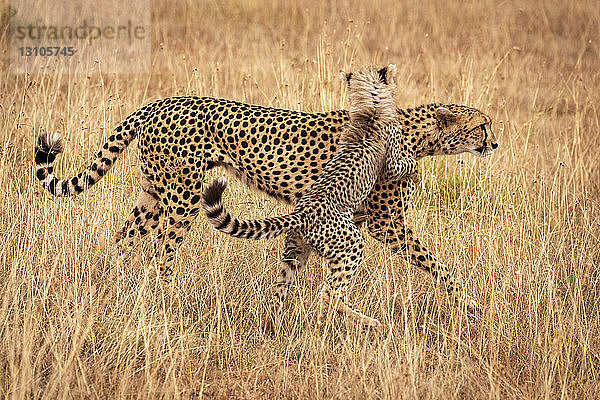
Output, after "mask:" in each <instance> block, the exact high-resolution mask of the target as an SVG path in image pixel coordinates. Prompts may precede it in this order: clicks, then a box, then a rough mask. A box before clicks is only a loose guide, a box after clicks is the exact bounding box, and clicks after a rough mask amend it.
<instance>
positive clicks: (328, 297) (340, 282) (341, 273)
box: [317, 228, 381, 329]
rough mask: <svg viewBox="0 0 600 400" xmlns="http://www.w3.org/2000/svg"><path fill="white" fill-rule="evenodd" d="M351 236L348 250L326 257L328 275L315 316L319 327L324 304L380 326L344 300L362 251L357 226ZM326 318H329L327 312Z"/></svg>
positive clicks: (378, 326) (330, 308)
mask: <svg viewBox="0 0 600 400" xmlns="http://www.w3.org/2000/svg"><path fill="white" fill-rule="evenodd" d="M353 236H354V237H353V238H352V239H351V240H350V242H351V243H353V246H352V248H351V249H350V251H347V252H344V253H342V254H341V255H339V256H334V257H332V258H329V259H328V261H329V262H328V264H329V275H328V277H327V281H326V282H325V285H324V287H323V290H322V291H321V298H320V300H319V315H318V318H317V325H318V326H319V327H321V326H322V325H323V315H324V306H325V305H327V306H328V309H329V310H333V311H338V312H341V313H344V314H346V315H348V316H350V317H352V318H354V319H356V320H358V321H359V322H361V323H362V324H363V325H365V326H367V327H373V328H378V329H379V328H381V322H379V320H377V319H375V318H371V317H369V316H367V315H365V314H363V313H361V312H360V311H358V310H355V309H353V308H352V307H350V306H349V305H348V303H347V301H346V297H347V295H346V291H347V288H348V285H349V283H350V280H351V279H352V276H354V274H355V272H356V270H357V268H358V267H359V266H360V265H361V263H362V260H363V251H364V239H363V237H362V235H361V234H360V231H359V230H358V228H356V229H355V230H353ZM327 319H329V313H328V317H327Z"/></svg>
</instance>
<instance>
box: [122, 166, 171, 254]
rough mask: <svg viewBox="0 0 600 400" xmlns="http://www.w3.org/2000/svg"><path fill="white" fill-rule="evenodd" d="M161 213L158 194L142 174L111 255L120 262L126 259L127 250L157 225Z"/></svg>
mask: <svg viewBox="0 0 600 400" xmlns="http://www.w3.org/2000/svg"><path fill="white" fill-rule="evenodd" d="M161 214H162V208H161V206H160V203H159V200H158V196H157V194H156V193H155V191H154V188H153V187H152V185H151V183H150V181H149V180H148V179H147V178H145V177H144V176H143V175H142V190H141V191H140V194H139V196H138V199H137V202H136V204H135V207H134V208H133V210H132V211H131V213H130V214H129V216H128V217H127V221H126V222H125V224H124V225H123V228H121V230H119V231H118V232H117V233H116V234H115V237H114V242H115V250H114V253H113V255H114V256H115V258H117V259H118V260H119V261H120V262H124V261H127V259H128V255H127V254H126V252H127V251H130V250H131V249H132V248H133V247H135V246H136V245H137V244H138V243H139V242H140V240H141V239H142V238H143V237H144V236H146V235H147V234H148V233H151V232H153V231H154V230H156V228H157V227H158V224H159V221H160V218H161Z"/></svg>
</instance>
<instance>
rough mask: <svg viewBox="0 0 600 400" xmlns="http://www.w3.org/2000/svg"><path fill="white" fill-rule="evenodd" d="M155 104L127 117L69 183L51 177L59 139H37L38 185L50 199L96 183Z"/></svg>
mask: <svg viewBox="0 0 600 400" xmlns="http://www.w3.org/2000/svg"><path fill="white" fill-rule="evenodd" d="M156 104H157V102H154V103H150V104H147V105H146V106H144V107H142V108H141V109H140V110H138V111H136V112H135V113H133V114H131V115H129V116H128V117H127V118H126V119H125V120H124V121H123V122H122V123H121V124H119V125H118V126H117V127H116V129H115V131H114V132H113V134H112V135H111V136H110V138H109V139H108V141H107V142H106V143H105V144H104V146H103V147H102V148H101V149H100V151H98V152H97V153H96V156H95V158H94V160H93V161H92V162H91V163H90V164H89V165H88V166H87V168H85V169H84V170H83V171H81V172H80V173H79V174H77V175H75V176H74V177H72V178H70V179H58V178H57V177H56V176H54V168H53V166H52V164H53V163H54V159H55V158H56V156H57V155H58V154H59V153H61V152H62V151H63V144H62V139H61V138H60V136H59V135H58V134H56V133H50V134H45V135H41V136H39V137H38V140H37V145H36V147H35V158H34V160H35V176H36V177H37V179H38V180H39V181H40V183H41V185H42V186H43V187H44V188H45V189H47V190H48V191H49V192H50V193H52V194H53V195H54V196H72V195H74V194H78V193H81V192H83V191H84V190H86V189H87V188H89V187H90V186H92V185H93V184H95V183H96V182H98V181H99V180H100V179H101V178H102V177H103V176H104V175H105V174H106V172H107V171H108V170H109V169H110V167H112V165H113V164H114V163H115V161H116V160H117V158H118V157H119V155H120V154H121V153H122V152H123V151H124V150H125V148H127V146H128V145H129V143H130V142H131V141H132V140H133V139H135V137H136V136H137V130H138V127H139V126H140V123H141V119H142V118H141V117H142V116H145V115H147V113H148V111H149V110H151V109H152V108H153V107H154V106H155V105H156Z"/></svg>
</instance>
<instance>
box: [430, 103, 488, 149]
mask: <svg viewBox="0 0 600 400" xmlns="http://www.w3.org/2000/svg"><path fill="white" fill-rule="evenodd" d="M435 115H436V119H437V120H438V126H439V129H440V144H441V146H440V150H441V151H440V153H442V154H460V153H464V152H468V153H471V154H474V155H476V156H477V157H489V156H491V155H492V153H493V152H494V150H496V148H497V147H498V142H496V137H495V136H494V131H492V120H491V119H490V118H489V117H488V116H487V115H485V114H483V113H482V112H480V111H479V110H476V109H474V108H469V107H464V106H456V109H455V110H453V111H450V110H449V109H447V108H445V107H438V108H437V109H436V110H435Z"/></svg>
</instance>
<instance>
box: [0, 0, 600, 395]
mask: <svg viewBox="0 0 600 400" xmlns="http://www.w3.org/2000/svg"><path fill="white" fill-rule="evenodd" d="M3 4H4V5H7V4H8V3H6V2H4V3H3ZM2 23H3V25H2V26H1V27H0V28H2V29H1V31H0V35H1V36H0V40H1V41H2V43H3V44H4V46H3V48H4V52H3V57H2V61H1V63H2V69H1V72H2V74H1V76H0V132H1V133H0V138H1V141H0V185H1V187H2V191H1V192H0V197H1V202H0V232H1V235H2V236H1V237H2V238H3V243H4V244H3V245H2V246H1V247H0V266H1V268H0V279H1V281H0V392H2V393H3V394H4V395H6V396H7V397H14V398H25V397H34V398H37V397H47V398H58V397H61V398H62V397H98V398H107V397H108V398H110V397H116V396H127V397H155V396H156V397H159V396H163V397H168V398H171V397H181V398H197V397H202V396H206V397H216V398H227V397H235V398H267V397H268V398H342V397H343V398H415V397H425V398H483V397H486V398H539V397H544V398H558V397H565V398H598V396H599V395H600V393H599V390H598V386H597V380H598V374H599V372H600V371H599V370H598V368H599V366H600V359H599V351H600V339H599V337H598V332H599V330H600V324H599V322H600V319H599V309H600V305H599V304H598V298H599V296H598V294H599V293H598V292H599V289H598V280H599V279H600V273H599V263H600V251H599V236H600V213H599V208H600V205H599V200H600V196H599V182H600V175H599V171H598V156H597V154H598V145H599V144H600V143H599V142H600V140H599V132H600V119H599V116H600V113H599V110H598V108H599V106H598V104H599V100H600V91H599V90H598V87H599V83H600V48H599V40H600V35H599V33H600V16H599V13H598V4H597V2H595V1H546V2H538V1H468V2H437V1H430V0H421V1H406V2H394V1H382V0H372V1H369V2H360V1H334V2H319V1H305V2H279V1H274V0H270V1H269V0H267V1H218V2H217V1H184V0H181V1H173V2H158V1H155V2H153V3H152V26H153V54H152V60H153V63H152V70H151V72H150V73H148V74H131V75H112V74H109V73H102V70H101V68H102V66H98V67H97V69H95V70H90V71H80V72H83V74H73V73H68V71H65V73H63V74H52V75H48V74H46V75H44V74H32V75H29V76H23V75H21V76H18V75H11V74H10V73H9V68H8V67H9V64H8V62H9V59H8V54H9V53H8V28H7V17H6V16H3V17H2ZM388 62H393V63H395V64H396V65H397V66H398V68H399V81H400V85H399V94H398V103H399V104H400V105H402V106H406V107H408V106H413V105H418V104H421V103H427V102H433V101H436V102H448V103H450V102H452V103H459V104H467V105H471V106H474V107H477V108H479V109H481V110H482V111H484V112H486V113H487V114H488V115H490V116H491V117H492V119H493V120H494V130H495V133H496V136H497V138H498V141H499V142H500V148H499V149H498V150H497V151H496V153H495V154H494V156H493V157H492V158H491V159H486V160H481V159H475V158H473V157H472V156H470V155H461V156H458V157H440V158H435V159H433V158H430V159H427V160H424V161H423V162H422V163H421V171H422V174H423V181H422V188H421V189H420V190H419V191H418V192H417V193H416V195H415V198H414V202H413V205H412V207H411V208H410V210H409V213H408V218H407V222H408V224H409V226H411V227H412V228H414V230H415V231H416V233H417V234H418V236H419V237H421V238H422V239H423V241H424V242H425V243H427V245H428V246H429V247H430V248H431V249H432V250H433V252H434V253H435V254H436V255H438V256H439V258H441V259H442V260H443V261H445V262H447V263H448V264H449V265H450V266H451V267H452V268H454V269H455V270H456V273H457V274H458V275H460V276H462V277H463V279H464V280H465V281H466V288H467V290H468V291H470V292H472V293H473V294H474V296H475V297H476V299H477V300H478V301H479V302H480V303H481V304H483V306H484V311H483V314H482V316H481V317H480V318H479V320H477V321H474V322H470V321H468V320H467V319H466V316H465V314H464V312H463V310H461V309H460V308H457V307H455V306H453V304H452V303H451V302H450V301H449V300H448V299H447V298H446V296H445V294H444V293H443V291H441V290H438V289H436V286H435V284H434V283H433V282H432V280H431V278H430V277H429V276H427V275H426V274H424V273H422V272H421V271H417V270H415V269H414V268H413V267H411V266H410V265H408V264H407V263H406V262H404V261H403V260H402V259H401V258H400V257H398V256H394V255H393V254H391V252H390V251H389V249H387V248H386V247H384V246H383V245H381V244H379V243H377V242H375V241H373V240H371V239H370V240H369V242H368V249H367V259H366V265H365V268H364V269H363V270H362V271H361V272H360V273H359V274H358V275H357V277H356V280H355V281H356V285H355V287H354V289H353V293H352V295H351V299H352V301H353V303H354V304H355V305H356V307H357V308H359V309H361V310H364V311H365V312H366V313H368V314H369V315H373V316H375V317H377V318H379V319H380V320H382V321H383V322H384V323H385V325H386V332H385V333H384V334H383V335H380V336H378V335H373V334H371V333H367V332H364V331H362V330H361V329H360V327H358V326H356V325H355V324H354V323H353V322H352V321H346V320H345V319H344V318H339V317H338V318H337V319H336V320H335V324H333V325H332V326H329V327H328V330H327V331H326V332H325V333H324V334H320V333H318V332H315V330H314V318H315V314H316V309H315V308H316V307H315V302H314V301H315V299H316V294H317V287H318V284H319V283H320V282H322V279H323V277H324V273H325V272H324V268H323V263H322V261H321V260H320V259H318V258H317V257H315V258H313V259H312V261H311V262H310V264H309V266H308V268H307V269H306V271H305V272H304V273H303V274H302V275H301V276H300V279H299V282H298V284H297V285H296V287H295V288H294V290H293V291H292V294H291V296H290V298H289V301H288V304H287V307H286V314H285V317H284V320H285V322H286V325H285V328H284V330H283V332H282V333H281V335H280V337H277V338H273V337H270V336H268V335H266V334H264V333H263V330H262V325H263V323H264V319H265V317H266V315H267V314H266V313H267V312H268V307H267V302H268V301H269V299H270V298H271V297H270V296H271V289H272V282H273V279H274V277H275V275H276V272H277V270H278V269H279V266H278V262H279V261H278V260H279V259H280V258H281V250H282V246H281V245H282V242H281V240H271V241H266V242H250V241H237V240H233V239H231V238H229V237H227V236H225V235H222V234H219V233H217V232H215V231H214V230H213V229H212V228H209V227H208V226H207V224H206V222H205V220H204V218H202V217H201V218H199V219H198V223H197V224H196V225H195V226H194V228H193V230H192V232H191V234H190V236H189V238H188V240H187V241H186V242H185V243H184V244H183V246H182V248H181V250H180V251H179V253H178V257H177V263H176V277H175V279H174V281H173V282H172V283H171V284H169V285H164V284H157V283H156V282H154V281H153V280H152V279H150V278H149V277H148V274H147V271H146V270H145V266H146V265H147V264H148V260H146V259H145V258H144V257H143V256H142V257H140V258H139V259H137V260H135V261H133V262H132V263H128V264H123V265H119V264H117V263H116V262H115V261H114V260H112V258H111V256H110V254H111V250H112V248H111V237H112V235H113V234H114V232H115V231H116V230H117V229H118V228H120V226H121V224H122V223H123V222H124V220H125V217H126V215H127V214H128V212H129V210H130V209H131V208H132V207H133V203H134V201H135V197H136V194H135V192H136V191H137V188H136V185H137V183H138V169H139V165H138V164H139V162H138V158H137V154H136V146H135V144H134V145H132V146H130V149H129V151H127V152H126V153H125V154H124V157H123V158H122V160H121V161H120V162H119V163H118V165H117V166H116V167H115V168H113V169H112V171H111V173H110V174H109V175H108V176H107V177H105V178H104V179H103V180H102V181H101V182H100V183H99V184H98V185H96V186H95V187H94V188H93V189H91V190H89V191H87V192H85V193H84V194H82V195H80V196H78V197H77V198H76V199H54V198H51V197H50V196H49V195H48V194H46V193H44V192H43V191H42V190H41V188H40V187H39V185H38V184H37V182H36V180H35V177H34V174H33V170H32V164H31V160H32V150H33V145H34V140H35V137H36V134H37V132H39V131H40V130H46V131H57V132H59V133H60V134H61V135H63V136H64V137H65V139H66V145H67V149H66V152H65V155H64V156H62V157H60V159H59V160H58V162H57V166H56V167H57V170H58V172H59V174H60V175H63V176H66V175H70V174H73V173H75V172H76V171H78V170H79V169H81V168H82V167H83V166H84V165H85V164H86V163H87V162H88V161H89V160H90V158H91V157H92V154H93V153H94V151H95V150H96V149H97V147H98V146H99V145H100V144H101V143H102V142H103V141H104V140H106V138H107V137H108V135H109V134H110V131H111V130H112V129H113V127H114V126H115V125H116V124H117V123H118V122H119V121H120V120H121V119H122V118H124V117H125V116H126V115H127V114H128V113H130V112H132V111H134V110H135V109H137V108H138V107H140V106H141V105H142V104H144V103H146V102H148V101H151V100H153V99H155V98H160V97H167V96H173V95H202V96H204V95H209V96H218V97H226V98H229V99H234V100H240V101H245V102H250V103H256V104H262V105H268V106H275V107H282V108H290V109H297V110H304V111H315V112H316V111H324V110H331V109H338V108H342V107H343V104H344V95H343V91H342V84H341V82H340V81H339V79H338V73H339V71H341V70H351V69H352V68H357V67H360V66H362V65H364V64H385V63H388ZM221 173H222V171H215V172H214V173H212V175H211V176H210V177H209V179H210V178H212V177H214V176H217V175H220V174H221ZM227 201H228V203H229V206H230V207H231V208H232V209H233V211H234V212H235V213H236V214H240V215H244V216H248V217H262V216H265V215H275V214H280V213H283V212H285V211H286V207H284V206H282V205H281V204H278V203H275V202H274V201H272V200H270V199H268V198H266V197H264V196H261V195H258V194H255V193H253V192H251V191H248V190H247V189H246V188H244V187H243V186H242V185H241V184H239V183H235V184H233V185H232V188H231V190H230V191H228V194H227ZM146 253H147V254H150V253H149V252H146ZM140 254H144V252H143V251H140Z"/></svg>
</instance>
